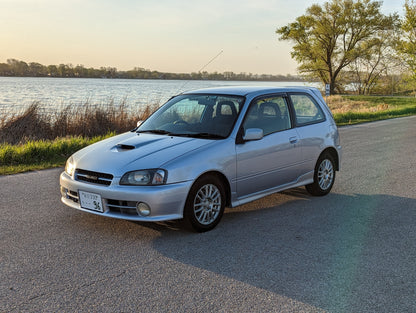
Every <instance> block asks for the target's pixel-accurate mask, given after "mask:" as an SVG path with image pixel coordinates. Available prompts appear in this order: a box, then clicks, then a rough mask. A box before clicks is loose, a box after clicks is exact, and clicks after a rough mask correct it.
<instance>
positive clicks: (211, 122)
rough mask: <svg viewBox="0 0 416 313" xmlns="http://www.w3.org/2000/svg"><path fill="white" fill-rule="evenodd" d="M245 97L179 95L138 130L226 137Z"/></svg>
mask: <svg viewBox="0 0 416 313" xmlns="http://www.w3.org/2000/svg"><path fill="white" fill-rule="evenodd" d="M243 104H244V97H238V96H227V95H212V94H195V95H192V94H190V95H181V96H178V97H175V98H173V99H171V100H170V101H168V102H167V103H166V104H165V105H163V106H162V107H161V108H160V109H159V110H157V111H156V112H155V113H154V114H153V115H152V116H150V117H149V118H148V119H147V120H146V121H145V122H144V123H143V124H142V125H140V127H139V128H138V130H137V132H153V133H158V134H169V135H176V136H190V137H200V138H213V139H219V138H226V137H227V136H228V135H229V134H230V133H231V130H232V128H233V126H234V123H235V121H236V120H237V117H238V114H239V113H240V110H241V108H242V106H243Z"/></svg>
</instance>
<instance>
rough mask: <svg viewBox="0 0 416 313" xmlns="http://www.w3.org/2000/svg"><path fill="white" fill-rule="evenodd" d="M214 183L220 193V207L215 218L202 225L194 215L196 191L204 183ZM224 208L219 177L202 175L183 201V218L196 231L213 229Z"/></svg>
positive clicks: (222, 188) (223, 197)
mask: <svg viewBox="0 0 416 313" xmlns="http://www.w3.org/2000/svg"><path fill="white" fill-rule="evenodd" d="M209 184H212V185H215V186H216V187H217V188H218V190H219V192H220V194H221V209H220V212H219V214H218V216H217V218H216V219H215V220H214V221H213V222H212V223H210V224H208V225H204V224H201V223H200V222H199V221H198V219H197V218H196V216H195V212H194V200H195V196H196V194H197V192H198V191H199V190H200V189H201V188H202V187H203V186H205V185H209ZM224 208H225V193H224V187H223V184H222V182H221V180H220V179H218V178H217V177H216V176H211V175H207V176H203V177H201V178H199V179H198V180H197V181H196V182H195V183H194V184H193V185H192V187H191V189H190V191H189V194H188V197H187V199H186V202H185V208H184V219H185V222H187V224H188V226H190V227H191V228H192V229H193V230H195V231H197V232H205V231H208V230H211V229H213V228H214V227H215V226H217V224H218V223H219V222H220V220H221V218H222V215H223V213H224Z"/></svg>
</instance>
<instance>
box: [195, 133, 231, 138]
mask: <svg viewBox="0 0 416 313" xmlns="http://www.w3.org/2000/svg"><path fill="white" fill-rule="evenodd" d="M187 135H188V136H189V137H193V138H206V139H224V138H226V137H225V136H222V135H218V134H212V133H196V134H187Z"/></svg>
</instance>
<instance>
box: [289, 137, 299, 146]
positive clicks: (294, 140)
mask: <svg viewBox="0 0 416 313" xmlns="http://www.w3.org/2000/svg"><path fill="white" fill-rule="evenodd" d="M289 142H290V143H291V144H295V143H297V142H298V137H290V138H289Z"/></svg>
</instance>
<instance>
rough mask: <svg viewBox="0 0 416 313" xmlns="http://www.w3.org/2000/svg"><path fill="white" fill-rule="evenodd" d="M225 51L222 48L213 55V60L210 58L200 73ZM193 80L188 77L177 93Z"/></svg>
mask: <svg viewBox="0 0 416 313" xmlns="http://www.w3.org/2000/svg"><path fill="white" fill-rule="evenodd" d="M223 52H224V50H221V51H220V52H219V53H217V54H216V55H215V57H213V58H212V59H211V60H209V61H208V63H207V64H205V65H204V66H203V67H201V68H200V69H199V70H198V73H199V72H201V71H202V70H203V69H205V68H206V67H207V66H208V65H210V64H211V63H212V62H214V60H215V59H216V58H218V57H219V56H220V55H221V54H222V53H223ZM190 81H191V80H190V79H188V80H187V81H185V82H184V83H183V84H182V86H180V87H179V89H178V92H177V93H179V92H180V91H181V90H182V89H183V87H185V86H186V85H187V84H188V83H189V82H190Z"/></svg>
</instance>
